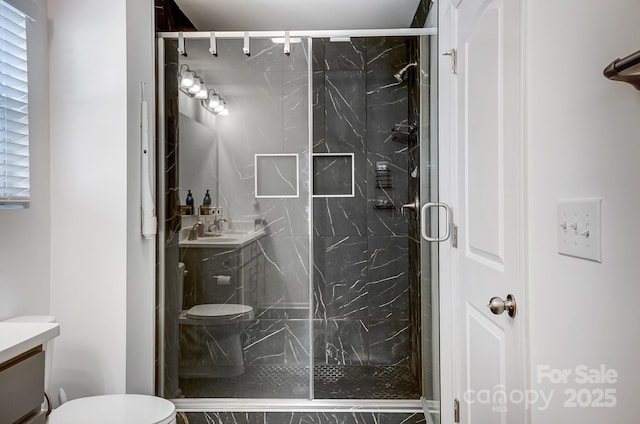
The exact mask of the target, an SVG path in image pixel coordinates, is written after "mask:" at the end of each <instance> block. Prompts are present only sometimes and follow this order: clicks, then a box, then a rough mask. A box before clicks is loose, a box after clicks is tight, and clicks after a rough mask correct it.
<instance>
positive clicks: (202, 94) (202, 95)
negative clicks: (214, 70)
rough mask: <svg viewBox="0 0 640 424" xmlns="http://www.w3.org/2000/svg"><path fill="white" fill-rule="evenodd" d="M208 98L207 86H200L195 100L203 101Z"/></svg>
mask: <svg viewBox="0 0 640 424" xmlns="http://www.w3.org/2000/svg"><path fill="white" fill-rule="evenodd" d="M208 96H209V90H207V86H206V85H204V84H202V85H201V86H200V90H199V91H198V92H197V93H196V95H195V97H196V99H200V100H204V99H206V98H207V97H208Z"/></svg>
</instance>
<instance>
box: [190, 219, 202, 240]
mask: <svg viewBox="0 0 640 424" xmlns="http://www.w3.org/2000/svg"><path fill="white" fill-rule="evenodd" d="M203 226H204V225H203V224H202V222H196V223H195V224H194V225H193V227H191V230H189V240H198V232H199V229H200V227H203Z"/></svg>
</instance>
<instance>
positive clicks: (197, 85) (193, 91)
mask: <svg viewBox="0 0 640 424" xmlns="http://www.w3.org/2000/svg"><path fill="white" fill-rule="evenodd" d="M200 87H202V80H201V79H200V77H195V78H194V79H193V85H192V86H191V87H189V93H191V94H196V93H197V92H198V91H200Z"/></svg>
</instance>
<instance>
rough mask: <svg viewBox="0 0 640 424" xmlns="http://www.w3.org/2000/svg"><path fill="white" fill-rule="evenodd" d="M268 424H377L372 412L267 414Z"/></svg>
mask: <svg viewBox="0 0 640 424" xmlns="http://www.w3.org/2000/svg"><path fill="white" fill-rule="evenodd" d="M266 424H377V421H376V414H375V413H370V412H267V414H266Z"/></svg>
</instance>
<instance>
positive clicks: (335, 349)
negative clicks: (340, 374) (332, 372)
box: [325, 319, 369, 365]
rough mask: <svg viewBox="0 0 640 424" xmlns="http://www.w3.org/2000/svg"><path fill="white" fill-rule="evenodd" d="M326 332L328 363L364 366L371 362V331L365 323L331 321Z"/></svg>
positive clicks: (328, 322)
mask: <svg viewBox="0 0 640 424" xmlns="http://www.w3.org/2000/svg"><path fill="white" fill-rule="evenodd" d="M326 328H327V330H326V337H327V342H326V352H325V355H326V363H328V364H339V365H364V364H367V363H368V361H369V329H368V327H367V325H366V323H365V321H361V320H354V319H329V320H327V327H326Z"/></svg>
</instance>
